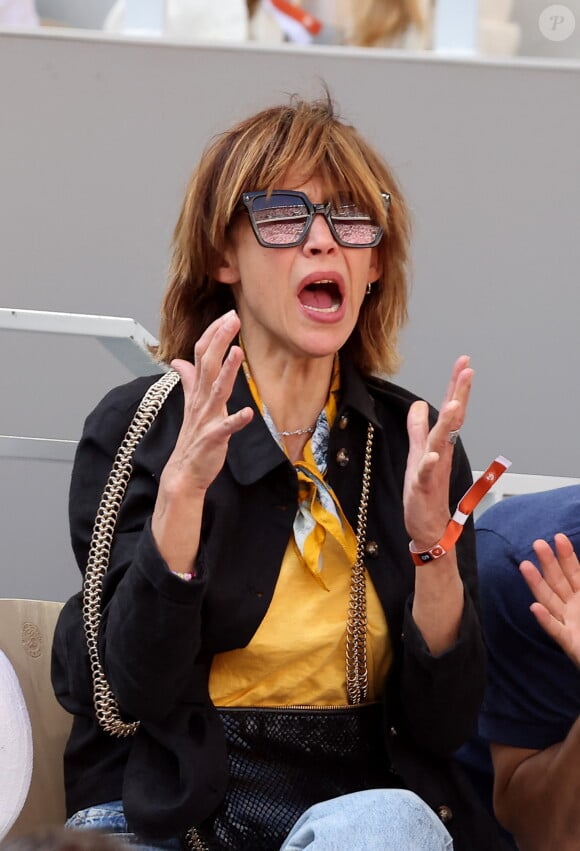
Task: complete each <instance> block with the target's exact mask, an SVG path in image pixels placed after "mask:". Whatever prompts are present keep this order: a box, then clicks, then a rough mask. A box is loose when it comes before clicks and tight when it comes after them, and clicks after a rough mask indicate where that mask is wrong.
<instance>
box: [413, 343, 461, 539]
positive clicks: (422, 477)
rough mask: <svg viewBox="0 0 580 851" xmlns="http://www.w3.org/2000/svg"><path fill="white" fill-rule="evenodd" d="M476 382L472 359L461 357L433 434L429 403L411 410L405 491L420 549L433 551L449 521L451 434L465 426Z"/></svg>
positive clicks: (454, 369)
mask: <svg viewBox="0 0 580 851" xmlns="http://www.w3.org/2000/svg"><path fill="white" fill-rule="evenodd" d="M472 381H473V370H472V369H470V368H469V357H468V356H467V355H462V356H461V357H459V358H457V360H456V361H455V365H454V367H453V371H452V373H451V380H450V382H449V386H448V388H447V393H446V395H445V399H444V400H443V403H442V405H441V409H440V412H439V416H438V417H437V422H436V423H435V425H434V426H433V428H432V429H431V430H429V408H428V405H427V403H426V402H423V401H418V402H414V403H413V404H412V405H411V407H410V408H409V414H408V417H407V431H408V434H409V456H408V459H407V469H406V471H405V483H404V487H403V506H404V511H405V526H406V528H407V532H408V533H409V536H410V537H411V538H412V539H413V541H414V543H415V547H416V548H417V550H419V551H422V550H427V549H429V548H430V547H432V546H433V545H434V544H436V543H437V541H439V540H440V538H441V537H442V535H443V533H444V531H445V527H446V526H447V523H448V521H449V479H450V475H451V465H452V461H453V444H452V443H451V442H450V440H449V433H450V432H452V431H457V430H459V429H460V428H461V426H462V425H463V422H464V420H465V415H466V412H467V403H468V401H469V393H470V390H471V384H472Z"/></svg>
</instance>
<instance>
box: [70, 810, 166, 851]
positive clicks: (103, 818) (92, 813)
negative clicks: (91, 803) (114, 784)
mask: <svg viewBox="0 0 580 851" xmlns="http://www.w3.org/2000/svg"><path fill="white" fill-rule="evenodd" d="M65 827H68V828H71V829H72V830H99V831H101V832H102V833H108V834H111V835H112V836H114V837H115V839H118V840H119V841H121V842H122V843H124V844H127V845H130V846H131V848H132V849H133V851H179V849H180V848H181V844H180V842H179V840H178V839H164V840H162V841H160V840H156V841H155V845H151V844H150V843H148V842H146V841H145V840H140V839H139V838H138V837H137V836H136V835H135V834H134V833H129V830H128V828H127V819H126V818H125V813H124V812H123V802H122V801H108V802H107V803H106V804H97V806H95V807H88V808H87V809H86V810H79V811H78V813H75V814H74V815H73V816H71V817H70V818H69V819H68V820H67V822H66V825H65Z"/></svg>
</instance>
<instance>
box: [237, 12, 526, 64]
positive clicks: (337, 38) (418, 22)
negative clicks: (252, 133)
mask: <svg viewBox="0 0 580 851" xmlns="http://www.w3.org/2000/svg"><path fill="white" fill-rule="evenodd" d="M248 9H249V12H250V35H251V37H252V38H253V39H255V40H256V41H267V42H276V41H278V42H279V41H296V42H302V43H309V42H318V43H326V44H349V45H352V46H356V47H391V48H398V49H406V50H428V49H431V48H432V47H433V46H434V45H433V24H434V17H435V14H436V3H435V2H434V0H248ZM512 12H513V0H480V2H479V21H478V32H477V44H478V53H481V54H487V55H511V54H514V53H517V50H518V46H519V43H520V27H519V25H518V24H517V23H514V22H513V21H512V20H511V16H512Z"/></svg>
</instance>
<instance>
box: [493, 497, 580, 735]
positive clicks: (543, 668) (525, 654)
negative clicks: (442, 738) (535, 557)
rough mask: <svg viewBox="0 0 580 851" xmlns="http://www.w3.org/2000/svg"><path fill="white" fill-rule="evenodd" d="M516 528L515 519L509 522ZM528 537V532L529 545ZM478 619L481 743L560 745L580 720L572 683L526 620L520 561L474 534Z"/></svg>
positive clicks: (555, 649) (501, 542)
mask: <svg viewBox="0 0 580 851" xmlns="http://www.w3.org/2000/svg"><path fill="white" fill-rule="evenodd" d="M512 520H513V522H514V523H515V524H516V525H517V523H518V518H517V514H514V515H512ZM534 537H535V533H534V531H533V530H530V544H531V542H532V541H533V540H534ZM477 556H478V564H479V579H480V599H481V618H482V626H483V631H484V636H485V640H486V644H487V648H488V657H489V658H488V682H487V687H486V693H485V698H484V703H483V707H482V711H481V715H480V721H479V733H480V735H481V736H482V737H483V738H484V739H486V740H487V741H489V742H500V743H503V744H509V745H512V746H515V747H522V748H534V749H536V748H537V749H543V748H546V747H549V746H550V745H552V744H554V743H556V742H560V741H562V740H563V739H564V738H565V736H566V735H567V733H568V730H569V729H570V727H571V725H572V724H573V722H574V721H575V720H576V718H577V717H578V714H579V712H580V676H579V673H578V671H577V670H576V668H575V666H574V665H573V663H572V662H571V661H570V660H569V659H568V657H567V656H566V655H565V654H564V653H563V652H562V650H561V649H560V648H559V646H558V645H557V644H556V643H555V642H554V641H552V639H550V638H549V637H548V636H547V635H546V633H545V632H544V631H543V630H542V629H541V627H540V626H539V625H538V624H537V622H536V619H535V618H534V616H533V614H532V613H531V612H530V604H531V603H532V602H533V597H532V595H531V594H530V592H529V590H528V588H527V585H526V583H525V581H524V579H523V578H522V576H521V574H520V572H519V562H520V553H518V554H517V555H516V553H515V552H514V549H513V547H512V545H511V544H510V541H509V540H508V539H507V537H504V536H502V535H501V534H499V533H498V532H496V531H493V530H492V529H491V528H489V525H488V527H485V526H483V527H482V528H479V527H478V531H477Z"/></svg>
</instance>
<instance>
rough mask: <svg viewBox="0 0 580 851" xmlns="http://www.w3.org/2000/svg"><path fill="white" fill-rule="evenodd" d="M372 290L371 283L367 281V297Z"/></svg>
mask: <svg viewBox="0 0 580 851" xmlns="http://www.w3.org/2000/svg"><path fill="white" fill-rule="evenodd" d="M372 288H373V282H372V281H369V282H368V284H367V295H370V294H371V290H372Z"/></svg>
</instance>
